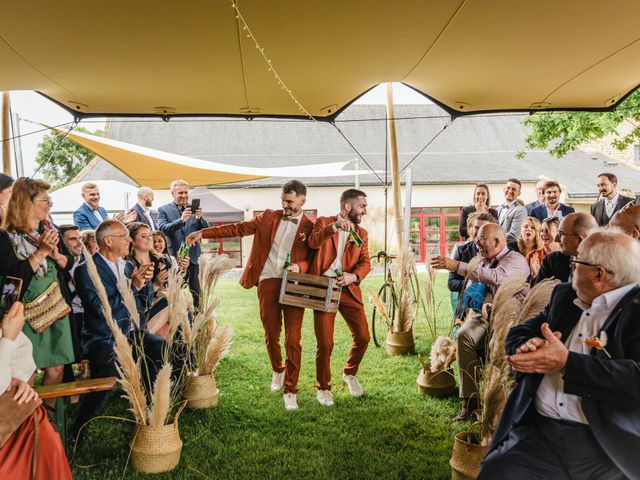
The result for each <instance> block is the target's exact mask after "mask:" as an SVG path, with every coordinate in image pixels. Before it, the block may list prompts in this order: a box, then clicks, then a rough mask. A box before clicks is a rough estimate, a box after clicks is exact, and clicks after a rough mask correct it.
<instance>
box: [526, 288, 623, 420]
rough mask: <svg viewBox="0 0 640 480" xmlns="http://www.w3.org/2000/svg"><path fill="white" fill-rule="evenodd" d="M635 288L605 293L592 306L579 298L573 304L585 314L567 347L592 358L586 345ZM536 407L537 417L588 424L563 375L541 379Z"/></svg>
mask: <svg viewBox="0 0 640 480" xmlns="http://www.w3.org/2000/svg"><path fill="white" fill-rule="evenodd" d="M633 287H635V284H633V283H632V284H629V285H625V286H624V287H620V288H616V289H615V290H611V291H610V292H607V293H604V294H602V295H600V296H599V297H596V298H595V299H594V300H593V303H591V305H590V306H589V305H586V304H585V303H583V302H581V301H580V300H579V299H577V298H576V299H575V300H574V301H573V303H575V304H576V305H577V306H578V307H580V308H581V309H582V310H583V311H582V315H581V316H580V320H578V323H576V326H575V327H574V328H573V330H572V331H571V333H570V334H569V336H568V337H567V340H566V341H565V342H564V344H565V346H566V347H567V348H568V349H569V350H570V351H572V352H577V353H581V354H584V355H589V352H590V351H591V347H590V346H588V345H587V344H585V343H584V341H585V340H586V339H587V338H593V337H599V336H600V331H601V330H602V327H603V325H604V323H605V321H606V320H607V318H609V315H610V314H611V312H612V311H613V309H614V308H615V307H616V305H617V304H618V302H619V301H620V300H622V297H624V296H625V295H626V294H627V293H628V292H629V291H630V290H631V289H632V288H633ZM535 405H536V410H537V411H538V413H539V414H540V415H544V416H545V417H550V418H555V419H557V420H570V421H572V422H579V423H584V424H588V423H589V422H588V421H587V417H585V415H584V412H583V411H582V397H580V396H578V395H570V394H567V393H564V380H563V378H562V373H561V372H555V373H547V374H546V375H545V376H544V377H543V378H542V381H541V382H540V386H539V387H538V391H537V393H536V398H535Z"/></svg>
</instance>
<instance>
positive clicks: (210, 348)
mask: <svg viewBox="0 0 640 480" xmlns="http://www.w3.org/2000/svg"><path fill="white" fill-rule="evenodd" d="M232 335H233V330H232V328H231V325H225V326H224V327H221V328H219V329H217V330H216V332H215V334H214V335H213V337H212V338H211V340H210V341H209V345H207V351H206V354H205V361H204V365H203V366H201V368H200V374H201V375H210V374H212V373H213V371H214V370H215V369H216V367H217V366H218V363H219V362H220V360H222V359H223V358H224V357H225V356H226V355H227V354H228V353H229V349H230V348H231V336H232Z"/></svg>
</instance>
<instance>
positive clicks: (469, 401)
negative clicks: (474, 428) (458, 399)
mask: <svg viewBox="0 0 640 480" xmlns="http://www.w3.org/2000/svg"><path fill="white" fill-rule="evenodd" d="M477 413H478V399H477V398H464V399H462V408H460V413H458V415H456V416H455V417H453V419H454V420H455V421H456V422H464V421H466V420H473V419H474V417H476V414H477Z"/></svg>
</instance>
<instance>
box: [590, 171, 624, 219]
mask: <svg viewBox="0 0 640 480" xmlns="http://www.w3.org/2000/svg"><path fill="white" fill-rule="evenodd" d="M597 187H598V195H599V196H600V200H598V201H597V202H596V203H594V204H593V205H591V215H593V216H594V217H595V219H596V222H598V225H599V226H601V227H604V226H605V225H607V224H608V223H609V221H610V220H611V219H612V218H613V216H614V215H615V214H616V213H617V212H618V211H620V210H622V209H623V208H624V206H625V205H626V204H627V203H631V202H633V198H629V197H625V196H623V195H620V194H619V193H618V177H616V176H615V175H614V174H613V173H601V174H600V175H598V185H597Z"/></svg>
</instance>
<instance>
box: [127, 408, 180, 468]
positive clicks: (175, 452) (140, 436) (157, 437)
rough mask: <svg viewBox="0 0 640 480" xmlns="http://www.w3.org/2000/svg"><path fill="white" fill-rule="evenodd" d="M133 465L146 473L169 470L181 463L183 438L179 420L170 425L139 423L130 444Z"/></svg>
mask: <svg viewBox="0 0 640 480" xmlns="http://www.w3.org/2000/svg"><path fill="white" fill-rule="evenodd" d="M129 446H130V447H131V466H132V467H133V469H134V470H137V471H138V472H144V473H160V472H169V471H171V470H173V469H174V468H176V466H177V465H178V463H180V453H181V452H182V440H180V432H179V431H178V422H177V420H176V421H174V422H173V423H170V424H169V425H163V426H161V427H151V426H149V425H138V426H137V427H136V431H135V433H134V436H133V440H131V443H130V444H129Z"/></svg>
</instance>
